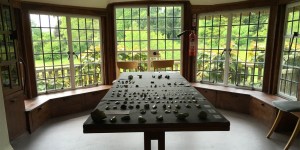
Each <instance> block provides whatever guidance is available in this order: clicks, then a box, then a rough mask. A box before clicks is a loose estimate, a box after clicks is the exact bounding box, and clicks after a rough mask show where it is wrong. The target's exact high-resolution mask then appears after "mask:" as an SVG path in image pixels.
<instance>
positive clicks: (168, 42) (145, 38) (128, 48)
mask: <svg viewBox="0 0 300 150" xmlns="http://www.w3.org/2000/svg"><path fill="white" fill-rule="evenodd" d="M148 14H149V15H148ZM181 16H182V8H181V6H150V7H138V8H129V7H126V8H116V9H115V25H116V50H117V61H138V62H139V69H140V71H149V70H153V69H152V68H151V67H149V66H151V60H153V59H161V60H170V59H171V60H175V63H174V70H176V71H179V70H180V60H181V39H180V37H177V36H176V35H177V34H179V33H180V32H181V28H182V25H181V22H182V21H181V20H182V17H181ZM153 52H155V53H156V54H157V55H155V54H153Z"/></svg>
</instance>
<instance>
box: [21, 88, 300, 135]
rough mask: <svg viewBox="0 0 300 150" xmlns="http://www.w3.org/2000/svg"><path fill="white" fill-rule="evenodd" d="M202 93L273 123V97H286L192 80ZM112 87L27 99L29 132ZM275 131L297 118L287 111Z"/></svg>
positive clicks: (83, 107)
mask: <svg viewBox="0 0 300 150" xmlns="http://www.w3.org/2000/svg"><path fill="white" fill-rule="evenodd" d="M192 86H194V87H195V88H196V89H197V90H198V91H199V92H200V93H202V94H203V96H204V97H206V99H207V100H209V101H210V102H211V103H212V104H213V105H214V106H215V107H217V108H221V109H226V110H231V111H236V112H240V113H245V114H249V115H251V116H253V117H255V118H257V119H258V120H260V121H261V122H262V123H264V124H265V125H266V126H268V127H270V126H271V125H272V123H273V121H274V119H275V118H276V115H277V112H278V110H277V109H276V108H275V107H274V106H273V105H272V101H275V100H284V99H283V98H281V97H279V96H275V95H269V94H265V93H263V92H260V91H252V90H243V89H237V88H233V87H224V86H217V85H208V84H200V83H192ZM110 88H111V86H110V85H102V86H98V87H93V88H86V89H78V90H72V91H66V92H61V93H54V94H45V95H41V96H38V97H36V98H33V99H28V100H25V109H26V116H27V123H28V127H29V132H30V133H31V132H33V131H34V130H36V129H37V128H38V127H39V126H41V125H42V124H43V123H44V122H46V121H47V120H49V119H50V118H53V117H58V116H63V115H67V114H72V113H77V112H81V111H84V110H89V109H92V108H95V107H96V105H97V104H98V103H99V102H100V100H101V98H102V97H103V96H104V95H105V94H106V92H107V91H108V90H109V89H110ZM284 115H285V116H288V117H284V118H285V119H282V121H281V123H280V124H279V125H278V127H277V129H276V130H275V131H292V130H293V127H294V126H295V124H296V120H297V118H295V117H294V116H293V115H289V114H288V113H287V114H284Z"/></svg>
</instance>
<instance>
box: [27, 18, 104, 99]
mask: <svg viewBox="0 0 300 150" xmlns="http://www.w3.org/2000/svg"><path fill="white" fill-rule="evenodd" d="M30 21H31V32H32V45H33V52H34V62H35V73H36V82H37V90H38V93H39V94H41V93H47V92H50V91H57V90H64V89H75V88H79V87H85V86H92V85H98V84H101V83H102V75H101V74H102V73H101V72H102V71H101V70H102V69H101V62H102V61H101V41H100V19H98V18H90V17H73V16H68V15H49V14H39V13H31V14H30Z"/></svg>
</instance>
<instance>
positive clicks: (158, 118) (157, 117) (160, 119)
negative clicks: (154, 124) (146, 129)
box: [156, 115, 164, 121]
mask: <svg viewBox="0 0 300 150" xmlns="http://www.w3.org/2000/svg"><path fill="white" fill-rule="evenodd" d="M156 120H157V121H163V120H164V117H163V116H162V115H159V116H156Z"/></svg>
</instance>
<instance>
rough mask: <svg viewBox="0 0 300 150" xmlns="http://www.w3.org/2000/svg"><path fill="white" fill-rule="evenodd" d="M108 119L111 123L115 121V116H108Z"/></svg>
mask: <svg viewBox="0 0 300 150" xmlns="http://www.w3.org/2000/svg"><path fill="white" fill-rule="evenodd" d="M109 121H110V122H111V123H115V122H117V118H116V116H113V117H112V118H110V119H109Z"/></svg>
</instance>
